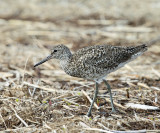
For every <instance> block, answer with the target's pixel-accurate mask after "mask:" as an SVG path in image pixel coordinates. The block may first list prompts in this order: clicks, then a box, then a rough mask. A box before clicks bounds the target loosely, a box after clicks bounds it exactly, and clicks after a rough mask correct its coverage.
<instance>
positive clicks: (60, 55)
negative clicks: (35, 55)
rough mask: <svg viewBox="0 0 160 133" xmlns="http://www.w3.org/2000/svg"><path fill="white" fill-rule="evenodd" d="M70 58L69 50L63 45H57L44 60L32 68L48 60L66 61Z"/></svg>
mask: <svg viewBox="0 0 160 133" xmlns="http://www.w3.org/2000/svg"><path fill="white" fill-rule="evenodd" d="M71 56H72V53H71V52H70V50H69V48H68V47H66V46H65V45H63V44H60V45H57V46H55V47H53V49H52V50H51V54H50V55H49V56H48V57H46V58H45V59H43V60H42V61H40V62H39V63H37V64H35V65H34V67H36V66H38V65H40V64H42V63H44V62H46V61H48V60H50V59H59V60H67V59H69V58H70V57H71Z"/></svg>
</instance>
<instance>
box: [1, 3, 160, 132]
mask: <svg viewBox="0 0 160 133" xmlns="http://www.w3.org/2000/svg"><path fill="white" fill-rule="evenodd" d="M159 35H160V1H159V0H141V1H140V0H134V1H130V0H123V1H118V0H101V1H99V0H93V1H91V0H79V1H77V0H70V1H69V0H14V1H13V0H4V1H2V0H1V1H0V55H1V58H0V132H2V133H3V132H53V133H59V132H64V133H77V132H81V133H82V132H83V133H93V132H107V133H108V132H117V133H119V132H120V131H128V132H131V130H132V131H135V132H147V133H151V132H160V110H159V107H160V98H159V96H160V42H157V43H155V44H154V45H152V46H150V47H149V49H148V51H147V52H145V53H144V54H143V55H142V56H140V57H138V58H137V59H135V60H134V61H133V62H131V63H129V64H127V65H126V66H125V67H123V68H121V69H119V70H117V71H116V72H113V73H111V74H110V75H108V77H107V80H108V82H109V83H110V85H111V87H112V93H113V98H114V103H115V106H116V109H117V110H118V113H116V114H110V112H111V106H110V100H109V94H108V92H107V89H106V88H105V85H104V84H103V83H102V84H101V85H100V89H99V95H98V98H97V100H96V105H97V106H96V105H95V106H94V108H93V111H92V116H91V117H87V116H86V113H87V111H88V108H89V106H90V102H89V99H92V97H93V94H94V82H93V81H87V80H84V79H80V78H75V77H71V76H68V75H66V74H65V73H64V72H63V71H62V70H61V69H60V67H59V63H58V61H57V60H51V61H49V62H46V63H44V64H43V65H41V66H39V67H38V68H36V69H33V65H34V64H35V63H37V62H39V61H40V60H41V59H43V58H44V57H46V56H47V55H49V53H50V49H51V48H52V47H53V46H55V45H57V44H65V45H66V46H68V47H69V48H70V49H71V50H72V52H75V51H76V50H78V49H80V48H83V47H85V46H91V45H99V44H111V45H126V46H127V45H134V46H135V45H139V44H142V43H146V42H149V41H151V40H152V39H154V38H156V37H158V36H159ZM145 105H146V106H145ZM144 106H145V108H144Z"/></svg>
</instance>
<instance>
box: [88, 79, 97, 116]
mask: <svg viewBox="0 0 160 133" xmlns="http://www.w3.org/2000/svg"><path fill="white" fill-rule="evenodd" d="M95 86H96V89H95V92H94V97H93V100H92V103H91V105H90V107H89V110H88V113H87V116H88V117H89V116H91V111H92V107H93V104H94V102H95V100H96V98H97V94H98V83H97V82H96V83H95Z"/></svg>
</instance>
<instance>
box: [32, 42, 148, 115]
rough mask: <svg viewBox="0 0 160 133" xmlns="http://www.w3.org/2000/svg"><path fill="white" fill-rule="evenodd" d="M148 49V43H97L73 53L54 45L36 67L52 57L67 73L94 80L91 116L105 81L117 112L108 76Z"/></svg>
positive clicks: (61, 45) (89, 112) (62, 46)
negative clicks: (116, 44)
mask: <svg viewBox="0 0 160 133" xmlns="http://www.w3.org/2000/svg"><path fill="white" fill-rule="evenodd" d="M146 50H147V45H146V44H143V45H139V46H111V45H95V46H89V47H85V48H82V49H80V50H78V51H77V52H75V53H74V54H72V53H71V51H70V49H69V48H68V47H67V46H65V45H63V44H60V45H57V46H54V47H53V49H52V50H51V54H50V55H49V56H48V57H46V58H45V59H43V60H42V61H40V62H39V63H37V64H35V65H34V67H36V66H38V65H40V64H42V63H44V62H46V61H48V60H50V59H58V60H59V61H60V65H61V68H62V69H63V70H64V71H65V73H66V74H68V75H70V76H74V77H79V78H83V79H89V80H94V81H95V93H94V97H93V100H92V102H91V105H90V107H89V110H88V113H87V116H91V110H92V107H93V104H94V102H95V100H96V97H97V94H98V84H99V83H100V82H101V81H103V82H104V83H105V85H106V86H107V88H108V92H109V94H110V100H111V107H112V112H113V113H115V112H116V109H115V107H114V104H113V99H112V93H111V87H110V85H109V84H108V82H107V80H106V76H107V75H108V74H109V73H111V72H113V71H116V70H117V69H119V68H121V67H123V66H124V65H125V64H126V63H128V62H130V61H132V60H133V59H135V58H137V57H138V56H140V55H141V54H143V53H144V52H145V51H146Z"/></svg>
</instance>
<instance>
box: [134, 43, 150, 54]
mask: <svg viewBox="0 0 160 133" xmlns="http://www.w3.org/2000/svg"><path fill="white" fill-rule="evenodd" d="M147 47H148V46H147V45H146V44H142V45H139V46H137V47H135V50H136V52H145V51H147Z"/></svg>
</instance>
